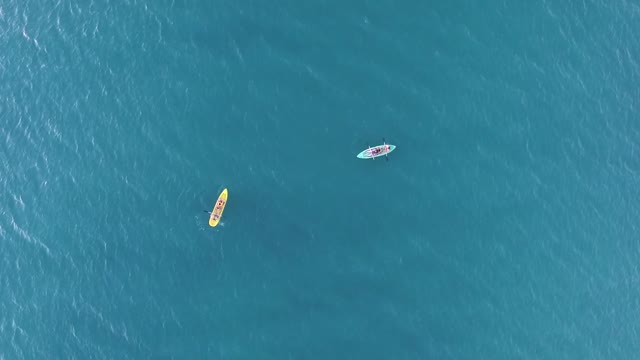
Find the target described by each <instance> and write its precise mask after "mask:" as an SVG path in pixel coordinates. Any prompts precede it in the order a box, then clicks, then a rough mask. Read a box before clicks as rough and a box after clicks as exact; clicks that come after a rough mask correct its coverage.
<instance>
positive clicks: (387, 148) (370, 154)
mask: <svg viewBox="0 0 640 360" xmlns="http://www.w3.org/2000/svg"><path fill="white" fill-rule="evenodd" d="M395 149H396V146H395V145H390V144H384V145H378V146H374V147H370V148H368V149H366V150H363V151H362V152H360V154H358V159H375V158H377V157H379V156H385V155H387V154H389V153H390V152H392V151H393V150H395Z"/></svg>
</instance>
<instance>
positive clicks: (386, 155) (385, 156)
mask: <svg viewBox="0 0 640 360" xmlns="http://www.w3.org/2000/svg"><path fill="white" fill-rule="evenodd" d="M382 143H383V144H384V145H382V146H384V151H385V152H384V158H385V159H386V161H389V151H388V149H387V141H386V140H385V139H384V138H382Z"/></svg>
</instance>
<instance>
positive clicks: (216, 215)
mask: <svg viewBox="0 0 640 360" xmlns="http://www.w3.org/2000/svg"><path fill="white" fill-rule="evenodd" d="M228 194H229V192H228V191H227V189H224V190H222V192H221V193H220V195H219V196H218V200H216V204H215V205H213V211H211V216H209V226H211V227H216V226H218V223H219V222H220V218H222V212H223V211H224V207H225V206H227V197H228Z"/></svg>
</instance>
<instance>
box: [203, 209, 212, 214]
mask: <svg viewBox="0 0 640 360" xmlns="http://www.w3.org/2000/svg"><path fill="white" fill-rule="evenodd" d="M203 211H204V212H206V213H207V214H211V211H207V210H203Z"/></svg>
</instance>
